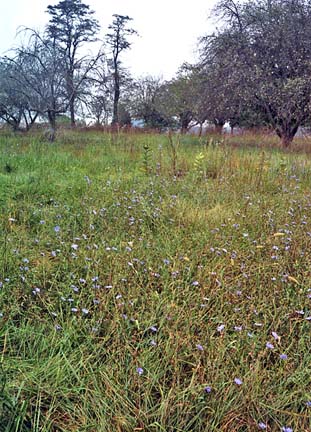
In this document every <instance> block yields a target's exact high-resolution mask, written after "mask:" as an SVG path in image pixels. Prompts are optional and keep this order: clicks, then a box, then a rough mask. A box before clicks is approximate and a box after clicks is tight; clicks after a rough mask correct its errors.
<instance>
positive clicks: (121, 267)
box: [0, 131, 311, 432]
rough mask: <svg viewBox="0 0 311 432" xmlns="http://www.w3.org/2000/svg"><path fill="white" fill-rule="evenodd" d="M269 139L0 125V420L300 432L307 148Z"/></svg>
mask: <svg viewBox="0 0 311 432" xmlns="http://www.w3.org/2000/svg"><path fill="white" fill-rule="evenodd" d="M230 140H231V141H230ZM262 143H264V144H266V145H260V144H262ZM270 144H271V138H267V137H260V136H257V137H253V138H247V137H246V138H245V137H234V138H229V139H228V142H226V141H224V142H219V141H218V140H217V139H211V140H210V138H207V137H203V138H198V137H190V136H186V137H178V136H172V137H169V136H166V135H152V134H142V133H141V134H119V135H118V134H114V135H111V134H109V133H100V132H66V131H64V132H62V133H61V134H60V135H59V138H58V140H57V142H55V143H54V144H50V143H47V142H44V141H42V140H41V139H40V137H38V136H37V137H36V136H31V135H29V136H23V135H16V136H14V135H10V134H5V133H3V134H2V135H0V207H1V213H0V224H1V240H0V431H5V432H26V431H28V432H39V431H40V432H71V431H72V432H73V431H79V432H82V431H88V432H97V431H100V432H133V431H141V432H149V431H150V432H153V431H154V432H173V431H174V432H190V431H193V432H200V431H206V432H254V431H257V430H266V431H271V432H278V431H280V432H282V431H283V432H291V431H293V432H310V431H311V420H310V419H311V348H310V347H311V247H310V246H311V158H310V155H309V154H308V152H304V149H303V146H302V145H301V143H297V148H300V150H301V151H299V152H295V151H291V152H287V153H285V152H283V151H281V150H279V149H277V148H274V147H273V146H272V145H270ZM310 146H311V144H310ZM293 148H294V149H295V144H294V145H293Z"/></svg>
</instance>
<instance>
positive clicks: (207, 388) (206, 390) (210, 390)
mask: <svg viewBox="0 0 311 432" xmlns="http://www.w3.org/2000/svg"><path fill="white" fill-rule="evenodd" d="M204 391H205V393H211V392H212V387H210V386H206V387H205V388H204Z"/></svg>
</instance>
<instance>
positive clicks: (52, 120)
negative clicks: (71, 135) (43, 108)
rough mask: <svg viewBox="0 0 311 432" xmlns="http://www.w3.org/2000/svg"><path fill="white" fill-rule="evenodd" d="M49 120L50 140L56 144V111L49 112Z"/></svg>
mask: <svg viewBox="0 0 311 432" xmlns="http://www.w3.org/2000/svg"><path fill="white" fill-rule="evenodd" d="M48 119H49V124H50V128H49V132H48V140H49V141H50V142H54V141H55V137H56V114H55V112H54V111H49V112H48Z"/></svg>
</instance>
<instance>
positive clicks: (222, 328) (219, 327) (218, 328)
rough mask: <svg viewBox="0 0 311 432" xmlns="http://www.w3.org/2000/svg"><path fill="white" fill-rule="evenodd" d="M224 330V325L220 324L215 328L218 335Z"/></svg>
mask: <svg viewBox="0 0 311 432" xmlns="http://www.w3.org/2000/svg"><path fill="white" fill-rule="evenodd" d="M224 328H225V324H220V325H219V326H218V327H217V331H218V332H219V333H221V332H222V331H223V330H224Z"/></svg>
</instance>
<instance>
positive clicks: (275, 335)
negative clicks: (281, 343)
mask: <svg viewBox="0 0 311 432" xmlns="http://www.w3.org/2000/svg"><path fill="white" fill-rule="evenodd" d="M272 336H273V337H274V339H275V340H276V341H278V340H280V336H279V335H278V334H277V333H276V332H274V331H273V332H272Z"/></svg>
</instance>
